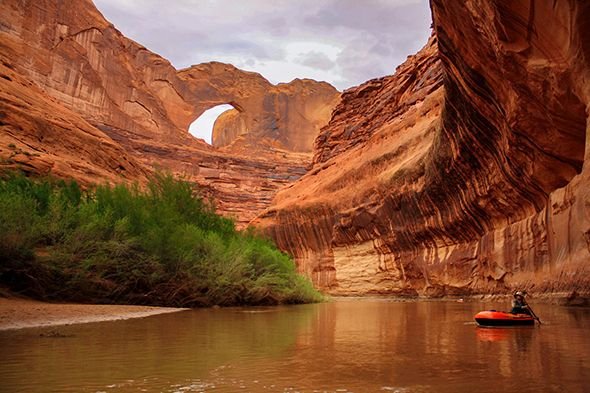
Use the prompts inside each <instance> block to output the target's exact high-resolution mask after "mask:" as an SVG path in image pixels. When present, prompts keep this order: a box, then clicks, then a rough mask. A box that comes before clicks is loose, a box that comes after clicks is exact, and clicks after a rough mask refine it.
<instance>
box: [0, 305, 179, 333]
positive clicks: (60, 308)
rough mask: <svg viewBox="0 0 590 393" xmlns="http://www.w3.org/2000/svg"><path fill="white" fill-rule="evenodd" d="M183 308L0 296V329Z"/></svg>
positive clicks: (73, 322)
mask: <svg viewBox="0 0 590 393" xmlns="http://www.w3.org/2000/svg"><path fill="white" fill-rule="evenodd" d="M184 310H187V309H186V308H170V307H149V306H118V305H95V304H60V303H45V302H39V301H35V300H26V299H17V298H2V297H0V330H9V329H23V328H29V327H39V326H58V325H71V324H78V323H89V322H101V321H114V320H119V319H129V318H142V317H147V316H150V315H157V314H165V313H171V312H178V311H184Z"/></svg>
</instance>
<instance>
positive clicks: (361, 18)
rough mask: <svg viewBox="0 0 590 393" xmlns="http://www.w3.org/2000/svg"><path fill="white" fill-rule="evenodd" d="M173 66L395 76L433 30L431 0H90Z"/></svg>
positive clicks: (268, 73)
mask: <svg viewBox="0 0 590 393" xmlns="http://www.w3.org/2000/svg"><path fill="white" fill-rule="evenodd" d="M94 1H95V4H96V5H97V7H98V8H99V10H100V11H101V12H102V13H103V14H104V16H105V17H106V18H107V19H108V20H109V21H111V22H112V23H113V24H114V25H115V26H116V27H117V28H118V29H119V30H121V32H122V33H123V34H125V35H126V36H127V37H130V38H131V39H133V40H135V41H137V42H139V43H140V44H142V45H144V46H146V47H147V48H149V49H150V50H152V51H154V52H156V53H158V54H160V55H162V56H164V57H165V58H167V59H168V60H170V61H171V62H172V64H174V66H175V67H176V68H178V69H180V68H185V67H188V66H190V65H193V64H199V63H203V62H208V61H212V60H216V61H221V62H225V63H231V64H233V65H235V66H236V67H238V68H242V69H245V70H249V71H256V72H259V73H261V74H262V75H263V76H264V77H266V78H267V79H268V80H270V81H271V82H273V83H278V82H289V81H291V80H292V79H294V78H311V79H316V80H324V81H327V82H329V83H331V84H332V85H334V86H335V87H336V88H338V89H339V90H343V89H346V88H348V87H351V86H355V85H358V84H360V83H362V82H364V81H367V80H369V79H372V78H375V77H379V76H383V75H389V74H392V73H393V72H394V70H395V67H396V66H397V65H398V64H400V63H402V62H403V61H404V60H405V59H406V57H407V55H409V54H413V53H415V52H416V51H417V50H418V49H420V48H421V47H422V46H423V45H424V44H425V43H426V40H427V39H428V36H429V35H430V20H431V18H430V9H429V7H428V0H167V1H161V0H94Z"/></svg>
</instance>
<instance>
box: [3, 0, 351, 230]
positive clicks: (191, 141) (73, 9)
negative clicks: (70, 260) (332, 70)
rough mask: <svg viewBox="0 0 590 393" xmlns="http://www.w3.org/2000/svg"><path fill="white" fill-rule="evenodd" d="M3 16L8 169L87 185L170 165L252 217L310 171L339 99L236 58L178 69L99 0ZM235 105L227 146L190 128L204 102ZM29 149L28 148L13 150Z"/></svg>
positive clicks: (31, 6)
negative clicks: (273, 79) (243, 65)
mask: <svg viewBox="0 0 590 393" xmlns="http://www.w3.org/2000/svg"><path fill="white" fill-rule="evenodd" d="M0 15H1V17H0V18H1V19H0V22H1V23H0V57H1V61H2V64H3V67H5V68H3V71H2V72H3V75H5V76H6V78H9V79H6V78H4V80H3V81H2V91H1V92H2V98H3V100H2V102H1V103H0V113H1V114H2V116H3V119H4V120H3V123H2V124H1V126H2V127H3V131H2V134H1V136H0V137H1V138H2V139H1V142H0V149H1V151H0V156H1V157H2V160H3V161H2V166H8V167H19V168H21V169H24V170H26V171H29V172H32V173H47V172H49V171H51V172H53V173H54V174H55V175H58V176H64V177H73V178H76V179H78V180H82V181H84V182H85V183H89V182H100V181H104V180H109V181H114V180H116V179H118V178H121V177H122V178H125V179H129V180H133V179H136V180H137V179H139V180H141V179H143V178H145V176H146V174H148V173H149V172H150V171H152V170H153V169H154V168H161V169H165V170H170V171H172V172H174V173H176V174H178V175H182V176H184V177H186V178H188V179H189V180H191V181H194V182H195V183H198V184H200V185H201V186H203V187H204V189H205V192H206V193H207V194H208V195H209V196H212V197H213V198H214V199H215V200H216V202H217V206H218V208H219V211H220V212H221V213H223V214H227V215H232V216H234V217H236V218H237V219H238V220H239V222H240V223H241V224H245V223H247V222H248V221H249V220H250V219H251V218H253V217H254V216H255V215H256V214H257V213H258V212H260V211H261V210H262V209H264V208H265V207H267V206H268V204H269V202H270V200H271V199H272V197H273V195H274V194H275V193H276V191H277V190H278V189H279V188H281V187H283V186H285V185H286V184H289V183H291V182H292V181H293V180H295V179H297V178H298V177H300V176H301V175H302V174H303V173H305V170H306V169H305V168H306V166H307V165H308V164H309V162H310V159H311V155H310V154H311V148H312V144H313V140H314V139H315V136H316V135H317V133H318V132H319V129H320V127H321V126H322V125H324V124H326V123H327V121H328V119H329V116H330V112H331V109H332V107H333V106H334V105H335V103H336V102H337V101H338V99H339V93H338V92H337V91H336V89H334V88H333V87H332V86H330V85H329V84H327V83H323V82H315V81H310V80H303V81H301V80H295V81H293V82H291V83H288V84H280V85H277V86H274V85H272V84H270V83H269V82H268V81H267V80H266V79H264V78H263V77H262V76H261V75H259V74H256V73H251V72H245V71H241V70H239V69H237V68H235V67H233V66H231V65H227V64H221V63H207V64H201V65H197V66H193V67H190V68H187V69H184V70H180V71H177V70H176V69H175V68H174V67H173V66H172V65H171V64H170V62H168V61H167V60H166V59H163V58H162V57H160V56H158V55H157V54H155V53H153V52H151V51H149V50H148V49H146V48H145V47H143V46H141V45H140V44H138V43H136V42H134V41H132V40H129V39H127V38H126V37H124V36H123V35H122V34H121V33H120V32H119V31H118V30H117V29H116V28H115V27H114V26H113V25H112V24H110V23H109V22H108V21H106V20H105V19H104V18H103V16H102V15H101V14H100V12H99V11H98V10H97V9H96V8H95V6H94V4H92V2H91V0H75V1H50V0H39V1H29V0H25V1H20V0H19V1H17V0H7V1H2V2H1V3H0ZM6 70H8V71H6ZM11 75H14V76H11ZM15 81H16V82H15ZM25 96H26V97H34V98H31V99H27V98H25ZM45 102H50V104H49V105H46V104H45ZM226 103H228V104H231V105H233V106H234V108H235V113H233V115H232V116H231V121H228V119H229V116H228V115H226V116H224V117H223V119H222V120H221V121H220V122H218V125H217V126H216V129H215V134H214V140H215V143H214V145H216V146H217V147H223V149H222V150H220V149H215V148H213V147H212V146H209V145H208V144H206V143H205V142H203V141H202V140H198V139H196V138H194V137H192V136H191V135H190V134H189V133H188V127H189V125H190V124H191V123H192V122H193V121H194V120H195V119H196V118H198V117H199V116H200V115H201V114H202V113H203V112H204V111H205V110H207V109H209V108H211V107H213V106H216V105H219V104H226ZM15 108H17V112H18V113H19V115H18V116H17V115H16V114H15V113H14V110H15ZM31 117H34V118H35V119H37V120H38V122H40V123H39V124H37V123H35V122H34V121H33V120H31V119H30V118H31ZM25 118H27V119H26V120H25ZM55 118H57V119H58V120H56V119H55ZM70 118H72V119H73V118H76V120H75V121H74V120H72V119H70ZM52 119H53V120H52ZM64 119H66V120H64ZM37 120H35V121H37ZM61 120H64V121H61ZM33 123H34V124H33ZM41 123H42V124H41ZM49 123H51V124H50V125H48V124H49ZM58 123H59V124H58ZM78 123H80V124H78ZM50 141H52V143H51V142H50ZM9 146H10V147H9ZM12 146H14V147H12ZM21 150H22V151H23V152H26V153H27V154H26V155H24V153H23V154H20V153H18V154H15V152H18V151H21ZM21 156H22V157H21ZM21 158H22V159H21Z"/></svg>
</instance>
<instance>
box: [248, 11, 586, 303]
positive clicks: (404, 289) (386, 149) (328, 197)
mask: <svg viewBox="0 0 590 393" xmlns="http://www.w3.org/2000/svg"><path fill="white" fill-rule="evenodd" d="M431 7H432V13H433V19H434V33H433V37H432V38H431V40H430V42H429V44H428V45H427V46H426V47H425V48H424V49H423V50H422V51H420V52H419V53H418V54H417V55H415V56H411V57H410V58H409V59H408V61H406V63H405V64H404V65H402V66H401V67H400V68H399V69H398V70H397V73H396V74H395V75H394V76H392V77H387V78H382V79H378V80H374V81H370V82H367V83H365V84H364V85H361V86H359V87H358V88H354V89H351V90H348V91H345V92H344V93H343V95H342V101H341V103H340V104H339V105H338V106H337V107H336V109H335V110H334V116H333V118H332V120H331V121H330V123H329V125H328V126H326V127H325V128H324V129H323V130H322V131H321V132H320V135H319V137H318V139H317V140H316V150H315V154H314V163H313V168H312V169H311V171H310V172H309V173H308V174H306V175H305V176H304V177H302V178H301V179H300V180H299V181H298V182H296V183H295V184H293V185H291V186H289V187H288V188H287V189H285V190H283V191H281V192H280V193H279V194H278V196H277V197H276V199H275V201H274V202H273V207H271V208H270V209H269V210H268V211H267V212H265V214H263V215H262V216H261V217H260V218H259V219H258V220H257V222H256V223H257V225H259V226H260V227H262V228H265V230H266V231H267V232H268V233H270V234H271V235H272V236H273V237H274V238H275V239H276V241H277V242H278V244H279V245H280V247H281V248H283V249H284V250H286V251H288V252H289V253H291V254H293V255H294V256H295V257H296V259H297V261H298V265H299V267H300V269H301V271H304V272H306V273H307V274H308V275H310V276H311V277H312V279H313V280H314V282H315V283H316V285H318V286H319V287H321V288H324V289H326V290H327V291H329V292H331V293H336V294H368V293H379V294H402V295H403V294H406V295H418V294H420V295H427V296H443V295H453V294H457V295H458V294H474V293H490V292H493V293H504V292H509V291H510V290H512V289H513V288H517V287H518V288H526V289H529V290H531V291H532V292H537V293H548V294H558V293H570V294H571V293H576V295H577V296H589V295H590V274H589V273H590V264H589V263H588V261H589V260H590V259H589V258H590V202H589V201H590V191H589V190H590V172H589V171H588V153H587V151H586V150H587V148H586V147H587V146H588V142H587V132H588V130H589V127H590V126H589V125H588V124H590V123H589V121H588V119H589V113H590V22H589V21H590V4H587V3H585V2H579V1H575V0H570V1H567V0H566V1H563V0H559V1H554V2H535V1H513V2H503V1H487V0H486V1H484V0H470V1H467V2H465V3H463V2H461V3H456V4H454V3H450V2H444V1H442V0H432V1H431Z"/></svg>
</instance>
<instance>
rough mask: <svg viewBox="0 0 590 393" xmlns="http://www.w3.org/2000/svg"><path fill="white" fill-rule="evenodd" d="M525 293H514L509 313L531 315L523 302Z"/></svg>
mask: <svg viewBox="0 0 590 393" xmlns="http://www.w3.org/2000/svg"><path fill="white" fill-rule="evenodd" d="M525 295H526V292H524V291H516V292H514V299H512V310H510V312H511V313H512V314H528V315H531V311H530V310H529V306H528V304H527V303H526V301H525V300H524V297H525Z"/></svg>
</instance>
